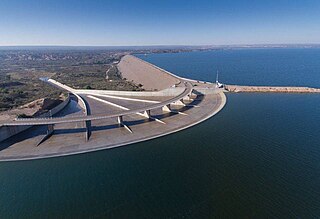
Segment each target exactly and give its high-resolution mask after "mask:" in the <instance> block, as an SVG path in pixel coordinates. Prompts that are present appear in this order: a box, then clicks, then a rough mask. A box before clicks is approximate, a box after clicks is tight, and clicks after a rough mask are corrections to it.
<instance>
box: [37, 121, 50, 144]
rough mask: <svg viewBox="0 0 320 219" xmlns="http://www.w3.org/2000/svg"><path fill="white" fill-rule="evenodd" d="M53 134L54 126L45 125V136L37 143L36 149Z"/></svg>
mask: <svg viewBox="0 0 320 219" xmlns="http://www.w3.org/2000/svg"><path fill="white" fill-rule="evenodd" d="M53 133H54V124H49V125H47V134H46V135H45V136H44V137H43V138H42V139H41V140H40V141H39V143H38V144H37V145H36V146H37V147H38V146H39V145H40V144H42V143H43V142H45V141H46V140H48V139H49V138H50V137H51V136H52V135H53Z"/></svg>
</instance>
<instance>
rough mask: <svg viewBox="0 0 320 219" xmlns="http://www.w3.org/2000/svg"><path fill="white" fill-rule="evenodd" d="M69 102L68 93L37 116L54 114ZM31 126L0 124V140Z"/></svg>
mask: <svg viewBox="0 0 320 219" xmlns="http://www.w3.org/2000/svg"><path fill="white" fill-rule="evenodd" d="M69 102H70V95H68V97H67V99H66V100H65V101H63V102H62V103H60V104H59V105H58V106H56V107H54V108H53V109H51V110H50V111H48V112H46V113H43V114H41V115H40V116H39V117H40V118H41V117H49V116H51V115H55V114H57V113H58V112H60V111H61V110H62V109H64V108H65V107H66V106H67V105H68V103H69ZM31 127H32V126H1V127H0V142H1V141H4V140H6V139H8V138H10V137H11V136H13V135H16V134H18V133H20V132H23V131H25V130H27V129H29V128H31Z"/></svg>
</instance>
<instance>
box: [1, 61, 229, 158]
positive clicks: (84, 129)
mask: <svg viewBox="0 0 320 219" xmlns="http://www.w3.org/2000/svg"><path fill="white" fill-rule="evenodd" d="M125 57H126V59H125V61H126V62H125V63H124V69H127V71H128V69H129V70H130V69H131V70H130V71H129V72H128V75H133V74H144V75H148V74H154V75H158V76H159V75H160V76H161V77H162V78H163V79H164V80H166V82H165V83H163V84H162V86H165V87H166V88H165V89H162V90H160V91H144V92H127V91H123V92H119V91H104V90H103V91H102V90H76V89H74V88H70V87H68V86H67V85H64V84H61V83H59V82H57V81H54V80H52V79H44V80H45V81H46V82H48V83H51V84H52V85H53V86H56V87H58V88H60V89H64V90H67V91H69V92H70V93H72V94H73V95H74V97H73V99H71V101H70V102H69V104H68V105H67V106H66V107H65V108H64V109H63V110H62V111H61V112H59V113H58V114H57V115H54V116H53V117H52V118H32V119H18V120H15V121H7V122H5V123H3V124H2V125H5V126H3V127H8V126H12V127H14V126H23V125H27V126H29V125H33V127H31V128H29V129H27V130H26V131H24V132H21V133H19V134H17V135H14V136H13V137H11V138H8V139H7V140H4V141H2V142H0V161H14V160H28V159H40V158H49V157H57V156H65V155H72V154H79V153H86V152H91V151H97V150H102V149H110V148H114V147H119V146H124V145H128V144H132V143H137V142H141V141H145V140H149V139H153V138H157V137H161V136H164V135H168V134H171V133H174V132H177V131H180V130H183V129H186V128H189V127H191V126H193V125H196V124H198V123H200V122H202V121H204V120H206V119H208V118H210V117H212V116H213V115H215V114H216V113H218V112H219V111H220V110H221V109H222V108H223V107H224V105H225V104H226V96H225V94H224V93H223V89H219V88H216V87H215V84H212V83H207V82H201V81H195V80H189V79H186V78H181V77H178V76H175V75H174V74H172V73H170V72H167V71H165V70H163V69H161V68H159V67H157V66H154V65H152V64H150V63H147V62H144V61H141V60H140V59H138V58H135V57H132V56H125ZM139 66H140V68H139ZM150 68H152V69H153V71H151V73H150V72H149V69H150ZM132 69H136V71H135V72H134V71H132ZM143 69H145V71H144V72H143V71H142V70H143ZM133 76H134V75H133ZM177 81H178V83H176V82H177ZM151 82H152V81H151ZM151 82H149V85H150V83H151ZM172 83H174V84H172ZM151 84H152V83H151ZM52 130H54V131H53V132H52ZM49 133H50V134H49ZM52 133H53V134H52ZM190 138H192V136H190Z"/></svg>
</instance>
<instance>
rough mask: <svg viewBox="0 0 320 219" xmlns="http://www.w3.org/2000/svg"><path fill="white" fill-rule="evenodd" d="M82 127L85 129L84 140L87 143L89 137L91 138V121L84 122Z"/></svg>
mask: <svg viewBox="0 0 320 219" xmlns="http://www.w3.org/2000/svg"><path fill="white" fill-rule="evenodd" d="M84 126H85V129H86V133H85V139H86V141H89V139H90V136H91V121H90V120H89V121H85V122H84Z"/></svg>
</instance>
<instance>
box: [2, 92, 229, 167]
mask: <svg viewBox="0 0 320 219" xmlns="http://www.w3.org/2000/svg"><path fill="white" fill-rule="evenodd" d="M219 95H220V98H221V103H220V104H219V106H218V108H217V109H215V110H214V111H212V112H211V113H210V114H208V115H207V116H205V117H203V118H201V119H200V120H198V121H196V122H194V123H191V124H188V125H187V126H184V127H181V128H179V129H175V130H173V131H170V132H165V133H162V134H159V135H155V136H151V137H147V138H144V139H139V140H135V141H131V142H123V143H119V144H115V145H111V146H102V147H99V148H94V149H88V150H81V151H76V152H70V153H69V152H68V153H59V154H52V155H43V156H38V157H35V156H33V157H15V158H7V159H6V158H5V159H2V158H0V162H14V161H32V160H38V159H50V158H58V157H63V156H72V155H78V154H85V153H91V152H96V151H102V150H108V149H114V148H117V147H125V146H129V145H132V144H136V143H140V142H144V141H149V140H152V139H155V138H160V137H164V136H166V135H170V134H174V133H176V132H179V131H183V130H185V129H188V128H191V127H193V126H196V125H198V124H200V123H202V122H204V121H206V120H207V119H209V118H211V117H213V116H214V115H216V114H218V113H219V112H220V111H221V110H222V109H223V107H224V106H225V104H226V102H227V98H226V95H225V94H224V93H223V92H219Z"/></svg>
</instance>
